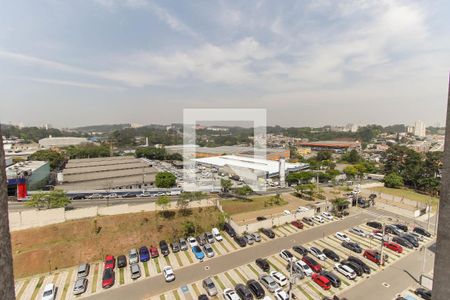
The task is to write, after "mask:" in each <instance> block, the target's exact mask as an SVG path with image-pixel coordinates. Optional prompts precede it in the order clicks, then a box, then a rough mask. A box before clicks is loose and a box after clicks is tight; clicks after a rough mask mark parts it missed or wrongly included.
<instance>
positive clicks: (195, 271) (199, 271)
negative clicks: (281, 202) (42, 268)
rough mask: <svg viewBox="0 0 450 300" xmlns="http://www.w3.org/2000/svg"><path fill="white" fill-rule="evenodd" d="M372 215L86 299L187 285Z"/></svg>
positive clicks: (138, 295)
mask: <svg viewBox="0 0 450 300" xmlns="http://www.w3.org/2000/svg"><path fill="white" fill-rule="evenodd" d="M372 218H373V217H372V216H370V215H366V214H365V213H361V214H357V215H353V216H350V217H347V218H345V219H343V220H341V221H338V222H332V223H327V224H325V225H322V226H317V227H314V228H311V229H309V230H305V231H301V232H299V233H296V234H293V235H290V236H287V237H284V238H277V239H275V240H272V241H268V242H265V243H262V244H259V245H256V246H252V247H246V248H243V249H242V250H239V251H236V252H232V253H230V254H227V255H224V256H219V257H216V258H214V259H211V260H205V261H204V262H203V263H196V264H193V265H190V266H187V267H184V268H181V269H178V270H176V271H175V274H176V278H177V279H176V280H175V281H174V282H172V283H165V282H164V278H163V276H162V275H158V276H155V277H150V278H146V279H144V280H141V281H137V282H134V283H131V284H128V285H125V286H123V287H119V288H113V289H111V290H107V291H105V292H101V293H98V294H95V295H92V296H89V297H86V299H92V300H94V299H95V300H109V299H144V298H148V297H151V296H153V295H158V294H160V293H163V292H165V291H168V290H172V289H176V288H178V287H180V286H183V285H185V284H188V283H191V282H194V281H198V280H201V279H203V278H205V277H208V276H211V275H214V274H218V273H222V272H225V271H227V270H229V269H233V268H235V267H238V266H240V265H244V264H247V263H249V262H251V261H254V260H255V259H256V258H258V257H266V256H270V255H273V254H275V253H278V252H280V251H281V250H282V249H285V248H291V247H292V246H293V245H296V244H303V243H308V242H310V241H313V240H316V239H319V238H322V237H324V236H326V235H329V234H332V233H334V232H336V231H339V230H344V229H347V228H349V227H352V226H356V225H358V224H360V223H363V222H365V221H367V220H369V219H372Z"/></svg>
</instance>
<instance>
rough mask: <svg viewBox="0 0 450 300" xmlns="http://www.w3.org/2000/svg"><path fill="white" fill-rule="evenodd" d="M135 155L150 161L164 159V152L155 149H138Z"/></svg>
mask: <svg viewBox="0 0 450 300" xmlns="http://www.w3.org/2000/svg"><path fill="white" fill-rule="evenodd" d="M135 155H136V157H145V158H148V159H152V160H164V159H165V158H166V150H165V149H164V148H155V147H138V148H137V149H136V152H135Z"/></svg>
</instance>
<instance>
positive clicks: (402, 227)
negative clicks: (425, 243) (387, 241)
mask: <svg viewBox="0 0 450 300" xmlns="http://www.w3.org/2000/svg"><path fill="white" fill-rule="evenodd" d="M394 226H395V227H397V228H398V229H400V230H403V231H404V232H408V226H406V225H405V224H394Z"/></svg>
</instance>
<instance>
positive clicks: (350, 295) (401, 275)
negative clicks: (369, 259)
mask: <svg viewBox="0 0 450 300" xmlns="http://www.w3.org/2000/svg"><path fill="white" fill-rule="evenodd" d="M426 255H427V257H426V262H427V263H426V265H425V273H428V272H430V271H431V270H432V269H433V264H434V253H433V252H432V251H427V253H426ZM423 257H424V252H423V251H416V252H413V253H411V254H410V255H409V256H407V257H405V258H403V259H399V260H398V261H396V262H395V263H393V264H392V265H391V266H389V267H388V268H386V269H385V270H383V271H381V272H379V273H377V274H375V275H373V276H372V277H371V278H370V279H369V280H365V281H363V282H362V283H361V284H359V285H357V286H355V287H353V288H352V289H350V290H348V291H346V292H344V293H342V294H341V295H340V297H341V298H343V297H346V298H347V299H348V300H357V299H364V300H380V299H387V300H390V299H394V298H395V297H396V296H397V295H398V294H399V293H400V292H402V291H404V290H405V289H407V288H409V287H412V286H415V285H417V284H418V280H419V277H420V274H422V266H423V264H422V262H423ZM383 283H387V284H388V285H389V287H386V286H384V285H383Z"/></svg>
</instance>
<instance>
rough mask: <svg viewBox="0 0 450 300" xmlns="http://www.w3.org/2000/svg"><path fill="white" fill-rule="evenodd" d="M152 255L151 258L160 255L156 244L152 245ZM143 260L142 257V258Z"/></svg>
mask: <svg viewBox="0 0 450 300" xmlns="http://www.w3.org/2000/svg"><path fill="white" fill-rule="evenodd" d="M149 250H150V257H151V258H157V257H158V256H159V251H158V248H156V247H155V246H150V249H149ZM141 261H142V259H141Z"/></svg>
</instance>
